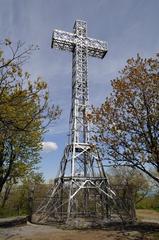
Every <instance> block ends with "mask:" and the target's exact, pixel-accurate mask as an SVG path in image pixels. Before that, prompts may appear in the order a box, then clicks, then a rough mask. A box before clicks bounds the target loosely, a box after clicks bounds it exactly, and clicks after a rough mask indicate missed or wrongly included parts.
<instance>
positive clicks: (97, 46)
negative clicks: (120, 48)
mask: <svg viewBox="0 0 159 240" xmlns="http://www.w3.org/2000/svg"><path fill="white" fill-rule="evenodd" d="M87 47H88V55H89V56H91V57H98V58H104V56H105V55H106V53H107V51H108V48H107V44H106V42H103V41H99V40H96V39H93V38H87Z"/></svg>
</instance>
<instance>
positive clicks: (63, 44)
mask: <svg viewBox="0 0 159 240" xmlns="http://www.w3.org/2000/svg"><path fill="white" fill-rule="evenodd" d="M51 47H52V48H59V49H61V50H66V51H69V52H72V51H73V49H74V34H73V33H68V32H65V31H60V30H54V32H53V35H52V43H51Z"/></svg>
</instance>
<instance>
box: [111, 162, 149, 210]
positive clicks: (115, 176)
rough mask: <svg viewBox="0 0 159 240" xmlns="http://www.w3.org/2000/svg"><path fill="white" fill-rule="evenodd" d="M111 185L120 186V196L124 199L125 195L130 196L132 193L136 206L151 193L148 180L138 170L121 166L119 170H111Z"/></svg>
mask: <svg viewBox="0 0 159 240" xmlns="http://www.w3.org/2000/svg"><path fill="white" fill-rule="evenodd" d="M109 179H110V184H111V185H112V186H113V185H114V186H119V190H118V195H121V194H122V198H123V199H124V198H125V195H127V197H128V195H129V190H130V191H131V194H132V198H133V202H134V204H135V205H136V204H138V203H139V202H140V201H142V199H144V198H145V196H146V195H147V194H148V192H149V191H150V185H149V183H148V179H147V178H146V177H145V176H144V175H143V174H142V173H141V172H140V171H139V170H136V169H132V168H129V167H125V166H121V167H117V168H113V167H112V168H111V171H110V175H109ZM120 190H122V191H121V194H120Z"/></svg>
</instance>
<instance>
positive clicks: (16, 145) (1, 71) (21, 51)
mask: <svg viewBox="0 0 159 240" xmlns="http://www.w3.org/2000/svg"><path fill="white" fill-rule="evenodd" d="M35 49H36V47H34V46H33V45H32V46H29V47H27V48H25V45H24V44H23V43H21V42H18V43H16V44H13V43H12V42H11V41H10V40H9V39H5V40H4V41H3V42H0V192H1V191H2V189H3V186H4V185H5V183H6V182H7V181H11V180H12V181H13V182H17V180H18V178H20V177H22V176H24V175H25V174H27V173H28V171H30V170H32V169H34V168H35V167H36V165H37V163H39V161H40V150H41V148H42V140H43V134H44V132H45V131H46V128H47V126H48V125H49V124H51V123H52V122H54V121H55V120H56V119H57V118H58V117H59V116H60V113H61V110H60V108H59V107H58V106H55V105H52V106H49V104H48V90H47V84H46V82H44V81H43V80H42V79H41V78H37V80H36V81H34V82H32V81H31V80H30V74H29V73H28V72H24V71H23V69H22V66H23V64H24V62H26V60H27V59H28V58H29V57H30V55H31V53H32V52H33V51H34V50H35Z"/></svg>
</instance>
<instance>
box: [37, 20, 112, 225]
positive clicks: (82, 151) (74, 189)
mask: <svg viewBox="0 0 159 240" xmlns="http://www.w3.org/2000/svg"><path fill="white" fill-rule="evenodd" d="M52 48H59V49H61V50H66V51H69V52H72V106H71V114H70V121H69V125H70V133H69V143H68V145H67V146H66V148H65V150H64V155H63V158H62V160H61V163H60V171H59V174H58V176H57V178H56V179H55V181H54V185H53V187H52V189H50V192H49V194H48V198H47V199H46V202H45V203H43V204H42V206H41V207H40V209H39V210H38V213H40V219H41V220H42V221H49V220H50V219H52V220H53V219H55V220H56V221H57V220H61V221H69V220H70V219H72V218H78V217H98V218H109V216H110V212H109V199H111V198H113V194H114V193H113V191H111V190H110V188H109V186H108V181H107V177H106V175H105V172H104V168H103V165H102V162H101V160H100V158H99V155H98V152H97V149H96V148H95V146H94V145H92V144H91V143H90V138H89V134H90V131H89V123H88V121H87V118H86V115H87V112H88V80H87V76H88V70H87V65H88V56H92V57H98V58H101V59H102V58H104V56H105V54H106V53H107V46H106V43H105V42H103V41H99V40H96V39H92V38H88V37H87V26H86V22H84V21H81V20H77V21H76V22H75V24H74V28H73V33H68V32H64V31H59V30H55V31H54V32H53V36H52Z"/></svg>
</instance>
